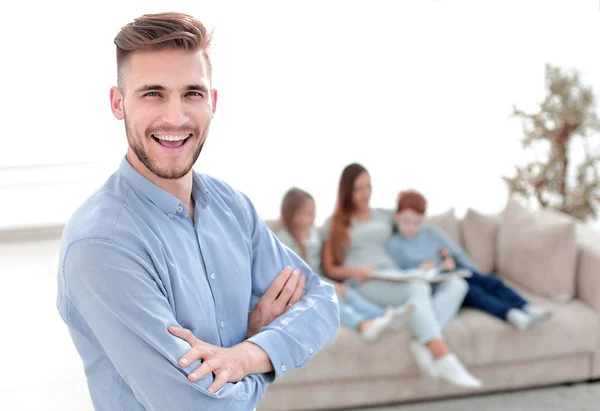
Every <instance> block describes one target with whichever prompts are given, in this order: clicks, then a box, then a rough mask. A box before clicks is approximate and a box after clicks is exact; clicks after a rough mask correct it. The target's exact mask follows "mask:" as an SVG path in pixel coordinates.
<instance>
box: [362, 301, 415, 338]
mask: <svg viewBox="0 0 600 411" xmlns="http://www.w3.org/2000/svg"><path fill="white" fill-rule="evenodd" d="M414 309H415V307H414V305H412V304H410V303H409V304H404V305H402V306H400V307H394V308H388V309H387V311H386V312H385V314H384V315H382V316H381V317H378V318H375V319H374V320H373V323H371V326H370V327H368V328H367V329H366V330H364V331H363V332H362V333H361V334H360V335H361V337H362V338H363V339H364V340H365V341H369V342H371V341H375V340H376V339H378V338H379V337H380V336H381V334H383V332H384V331H386V330H392V329H393V330H399V329H402V328H404V327H406V325H407V324H408V320H409V319H410V316H411V315H412V313H413V311H414Z"/></svg>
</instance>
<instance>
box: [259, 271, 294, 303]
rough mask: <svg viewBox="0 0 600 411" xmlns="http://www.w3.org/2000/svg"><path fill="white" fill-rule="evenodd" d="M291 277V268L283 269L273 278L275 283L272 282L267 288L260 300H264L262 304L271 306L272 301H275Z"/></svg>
mask: <svg viewBox="0 0 600 411" xmlns="http://www.w3.org/2000/svg"><path fill="white" fill-rule="evenodd" d="M291 275H292V267H290V266H287V267H285V268H284V269H283V270H282V271H281V272H280V273H279V275H278V276H277V277H276V278H275V281H273V283H272V284H271V285H270V286H269V288H268V289H267V291H266V292H265V294H264V295H263V296H262V298H261V300H264V302H265V303H267V304H271V303H272V302H273V301H275V299H276V298H277V296H278V295H279V293H280V292H281V290H283V287H284V286H285V284H286V282H287V281H288V279H289V278H290V276H291Z"/></svg>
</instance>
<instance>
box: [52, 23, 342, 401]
mask: <svg viewBox="0 0 600 411" xmlns="http://www.w3.org/2000/svg"><path fill="white" fill-rule="evenodd" d="M115 44H116V46H117V69H118V83H117V85H118V86H117V87H113V88H112V89H111V91H110V100H111V108H112V111H113V114H114V115H115V117H116V118H117V119H119V120H125V130H126V134H127V140H128V144H129V147H128V150H127V154H126V156H125V157H124V158H123V161H122V163H121V165H120V168H119V170H118V171H117V172H115V173H114V174H113V175H112V176H111V177H110V178H109V179H108V180H107V181H106V183H105V184H104V185H103V186H102V188H100V189H99V190H98V191H97V192H96V193H94V194H93V195H92V196H91V197H90V198H89V199H88V200H87V201H86V202H85V203H84V204H83V205H82V206H81V207H80V208H79V209H78V210H77V211H76V212H75V213H74V215H73V216H72V217H71V219H70V220H69V222H68V223H67V225H66V227H65V230H64V233H63V239H62V244H61V252H60V260H59V272H58V298H57V307H58V310H59V312H60V314H61V316H62V318H63V320H64V321H65V322H66V324H67V325H68V328H69V331H70V333H71V337H72V339H73V342H74V344H75V346H76V348H77V350H78V352H79V354H80V356H81V358H82V360H83V364H84V370H85V374H86V377H87V380H88V386H89V390H90V394H91V398H92V401H93V403H94V407H95V409H96V410H98V411H109V410H110V411H135V410H140V411H141V410H147V411H159V410H160V411H173V410H177V411H183V410H230V411H235V410H240V411H241V410H252V409H253V408H254V407H255V406H256V405H257V404H258V403H259V401H260V400H261V398H262V397H263V395H264V392H265V389H266V387H267V385H268V384H269V383H271V382H273V381H274V380H275V379H277V378H281V377H282V376H284V375H285V374H286V373H287V372H289V371H290V370H292V369H294V368H298V367H302V366H303V365H305V364H306V363H307V362H308V361H309V360H310V358H311V357H312V356H313V355H314V354H315V353H317V352H318V351H319V350H321V349H322V348H323V347H325V346H327V345H329V344H331V343H332V342H333V341H334V340H335V337H336V335H337V330H338V328H339V310H338V306H337V300H336V297H335V292H334V289H333V287H332V286H330V285H327V284H325V283H324V282H321V281H319V279H318V277H317V276H316V275H315V274H314V273H313V272H312V271H311V270H310V268H309V267H308V266H307V265H306V264H305V263H304V262H303V261H302V260H301V259H300V258H299V257H298V256H297V255H296V254H294V253H293V252H291V251H290V250H289V249H288V248H286V247H285V246H283V245H281V244H280V243H279V241H278V240H277V239H276V237H275V236H274V235H273V234H272V233H271V232H270V231H269V230H268V228H267V227H266V225H265V224H264V222H263V221H262V220H261V219H260V218H259V216H258V215H257V213H256V211H255V209H254V207H253V205H252V203H251V202H250V200H249V199H248V198H247V197H246V196H245V195H243V194H242V193H240V192H238V191H236V190H234V189H232V188H231V187H229V186H228V185H227V184H225V183H224V182H222V181H219V180H217V179H215V178H212V177H209V176H206V175H202V174H199V173H196V172H194V171H193V170H192V166H193V164H194V163H195V162H196V160H197V158H198V156H199V155H200V152H201V150H202V146H203V145H204V141H205V140H206V136H207V134H208V130H209V125H210V122H211V119H212V117H213V115H214V112H215V107H216V102H217V91H216V90H214V89H213V88H212V85H211V64H210V59H209V54H208V51H207V50H208V48H209V45H210V40H209V36H208V35H207V32H206V29H205V27H204V26H203V25H202V24H201V23H200V22H199V21H198V20H196V19H194V18H193V17H191V16H187V15H183V14H176V13H165V14H157V15H145V16H142V17H140V18H138V19H136V20H135V21H134V22H133V23H131V24H128V25H127V26H125V27H123V28H122V29H121V31H120V32H119V34H118V35H117V37H116V39H115ZM290 267H296V268H297V269H296V270H295V271H294V272H293V273H292V269H291V268H290ZM298 270H299V271H298ZM299 272H301V273H299ZM257 300H258V303H256V302H257ZM249 308H252V310H251V312H250V315H249V314H248V312H249Z"/></svg>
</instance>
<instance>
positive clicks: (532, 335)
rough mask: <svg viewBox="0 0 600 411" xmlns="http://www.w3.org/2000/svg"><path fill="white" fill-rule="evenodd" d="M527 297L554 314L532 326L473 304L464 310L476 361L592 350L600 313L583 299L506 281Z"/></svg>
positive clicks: (505, 360) (520, 359) (494, 361)
mask: <svg viewBox="0 0 600 411" xmlns="http://www.w3.org/2000/svg"><path fill="white" fill-rule="evenodd" d="M507 285H509V286H511V287H512V288H514V289H515V290H516V291H517V292H519V293H520V294H521V295H523V296H524V297H525V298H526V299H527V300H528V301H530V302H534V303H537V304H540V305H543V306H545V307H547V308H549V309H550V311H551V312H552V316H551V317H550V318H549V319H548V320H547V321H545V322H544V323H541V324H538V325H536V326H534V327H532V328H530V329H529V330H526V331H519V330H517V328H516V327H514V326H513V325H511V324H509V323H507V322H505V321H501V320H500V319H498V318H496V317H493V316H491V315H488V314H486V313H484V312H482V311H478V310H475V309H471V308H468V309H467V308H465V309H463V310H461V313H460V315H459V318H461V319H462V320H464V321H465V322H466V323H467V324H468V326H469V328H470V329H471V330H472V332H473V339H474V341H473V347H474V349H475V351H474V353H473V357H474V363H468V362H467V364H468V365H488V364H499V363H511V362H512V363H516V362H525V361H531V360H538V359H545V358H555V357H561V356H568V355H572V354H578V353H592V352H594V350H595V348H596V346H597V344H598V342H599V341H598V336H599V333H600V316H599V315H598V313H596V312H595V311H594V310H592V309H591V308H590V307H589V306H588V305H587V304H585V303H583V302H582V301H580V300H573V301H571V302H569V303H558V302H555V301H552V300H550V299H545V298H540V297H537V296H534V295H532V294H530V293H527V292H526V291H525V290H523V289H521V288H519V287H518V286H516V285H515V284H511V283H509V282H507Z"/></svg>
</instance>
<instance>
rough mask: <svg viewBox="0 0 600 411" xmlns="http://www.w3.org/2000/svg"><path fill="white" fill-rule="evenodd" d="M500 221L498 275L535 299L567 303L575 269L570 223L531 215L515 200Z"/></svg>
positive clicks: (543, 213)
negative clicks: (543, 297)
mask: <svg viewBox="0 0 600 411" xmlns="http://www.w3.org/2000/svg"><path fill="white" fill-rule="evenodd" d="M500 220H501V221H500V227H499V229H498V240H497V243H496V249H497V255H496V264H497V268H498V273H499V274H500V275H501V276H502V277H504V278H507V279H510V280H512V281H514V282H516V283H517V284H519V285H521V286H523V287H524V288H525V289H527V290H529V291H532V292H535V293H536V294H538V295H541V296H545V297H549V298H551V299H553V300H555V301H559V302H567V301H570V300H571V299H572V298H573V297H574V296H575V284H576V283H575V273H576V268H577V264H576V262H577V243H576V237H575V223H574V220H573V219H572V218H570V217H568V216H566V215H564V214H560V213H557V212H553V211H550V210H540V211H537V212H531V211H529V210H527V209H525V208H524V207H523V206H522V205H521V204H519V203H518V202H517V201H516V200H515V199H511V200H510V201H509V202H508V203H507V205H506V208H505V210H504V211H503V213H502V216H501V218H500Z"/></svg>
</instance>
